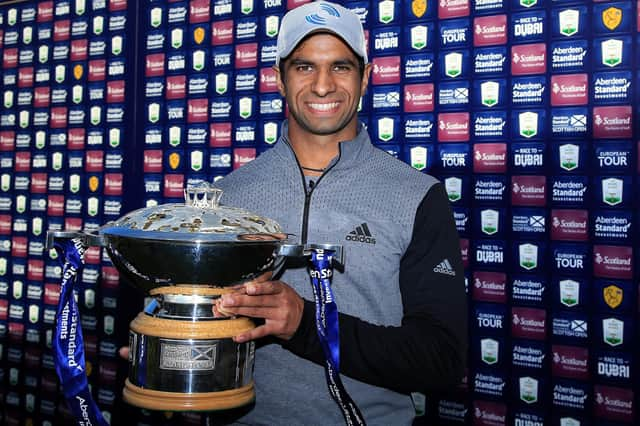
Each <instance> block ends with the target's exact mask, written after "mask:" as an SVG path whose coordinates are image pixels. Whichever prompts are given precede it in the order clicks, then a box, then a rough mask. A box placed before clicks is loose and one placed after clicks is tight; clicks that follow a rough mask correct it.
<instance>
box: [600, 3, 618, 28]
mask: <svg viewBox="0 0 640 426" xmlns="http://www.w3.org/2000/svg"><path fill="white" fill-rule="evenodd" d="M621 22H622V10H621V9H618V8H617V7H613V6H612V7H610V8H608V9H605V10H603V11H602V23H603V24H604V26H605V27H607V29H609V30H611V31H613V30H615V29H616V28H618V26H619V25H620V23H621Z"/></svg>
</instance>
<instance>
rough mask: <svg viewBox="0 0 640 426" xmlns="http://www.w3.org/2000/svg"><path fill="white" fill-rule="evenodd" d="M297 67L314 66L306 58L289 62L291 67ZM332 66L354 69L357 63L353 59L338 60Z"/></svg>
mask: <svg viewBox="0 0 640 426" xmlns="http://www.w3.org/2000/svg"><path fill="white" fill-rule="evenodd" d="M292 65H293V66H295V65H314V62H313V61H310V60H308V59H304V58H292V59H291V60H289V66H292ZM332 65H334V66H335V65H349V66H352V67H355V66H356V63H355V61H353V60H352V59H348V58H346V59H338V60H336V61H333V63H332Z"/></svg>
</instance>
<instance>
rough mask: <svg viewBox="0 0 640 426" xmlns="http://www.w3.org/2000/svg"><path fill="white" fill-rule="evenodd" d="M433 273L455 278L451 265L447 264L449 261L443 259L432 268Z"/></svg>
mask: <svg viewBox="0 0 640 426" xmlns="http://www.w3.org/2000/svg"><path fill="white" fill-rule="evenodd" d="M433 272H437V273H439V274H445V275H451V276H452V277H455V276H456V271H454V270H453V267H452V266H451V263H449V259H445V260H443V261H442V262H440V264H439V265H437V266H436V267H435V268H433Z"/></svg>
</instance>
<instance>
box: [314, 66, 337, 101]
mask: <svg viewBox="0 0 640 426" xmlns="http://www.w3.org/2000/svg"><path fill="white" fill-rule="evenodd" d="M311 90H313V92H314V93H315V94H317V95H318V96H326V95H327V94H328V93H331V92H333V91H334V90H335V82H334V81H333V75H332V74H331V70H328V69H324V68H323V69H320V70H319V71H318V72H317V73H316V78H315V81H314V82H313V85H312V87H311Z"/></svg>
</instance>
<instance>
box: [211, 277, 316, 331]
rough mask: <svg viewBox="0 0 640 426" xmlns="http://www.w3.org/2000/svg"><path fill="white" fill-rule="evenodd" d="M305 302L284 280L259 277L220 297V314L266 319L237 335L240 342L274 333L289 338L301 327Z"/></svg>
mask: <svg viewBox="0 0 640 426" xmlns="http://www.w3.org/2000/svg"><path fill="white" fill-rule="evenodd" d="M303 309H304V301H303V300H302V298H301V297H300V296H299V295H298V293H296V291H295V290H294V289H292V288H291V287H289V286H288V285H287V284H285V283H283V282H282V281H261V280H256V281H252V282H249V283H246V284H245V285H243V286H241V287H237V288H236V289H235V291H234V292H232V293H227V294H223V295H222V296H221V297H220V298H219V299H217V300H216V304H215V305H214V308H213V312H214V314H215V315H216V316H218V317H220V316H231V315H242V316H246V317H253V318H263V319H264V320H265V323H264V324H263V325H261V326H258V327H256V328H254V329H253V330H250V331H248V332H246V333H242V334H239V335H237V336H234V338H233V340H234V341H235V342H236V343H243V342H246V341H249V340H254V339H258V338H260V337H264V336H267V335H273V336H276V337H279V338H280V339H284V340H289V339H291V337H292V336H293V334H294V333H295V332H296V330H297V329H298V326H299V325H300V320H301V318H302V311H303Z"/></svg>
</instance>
